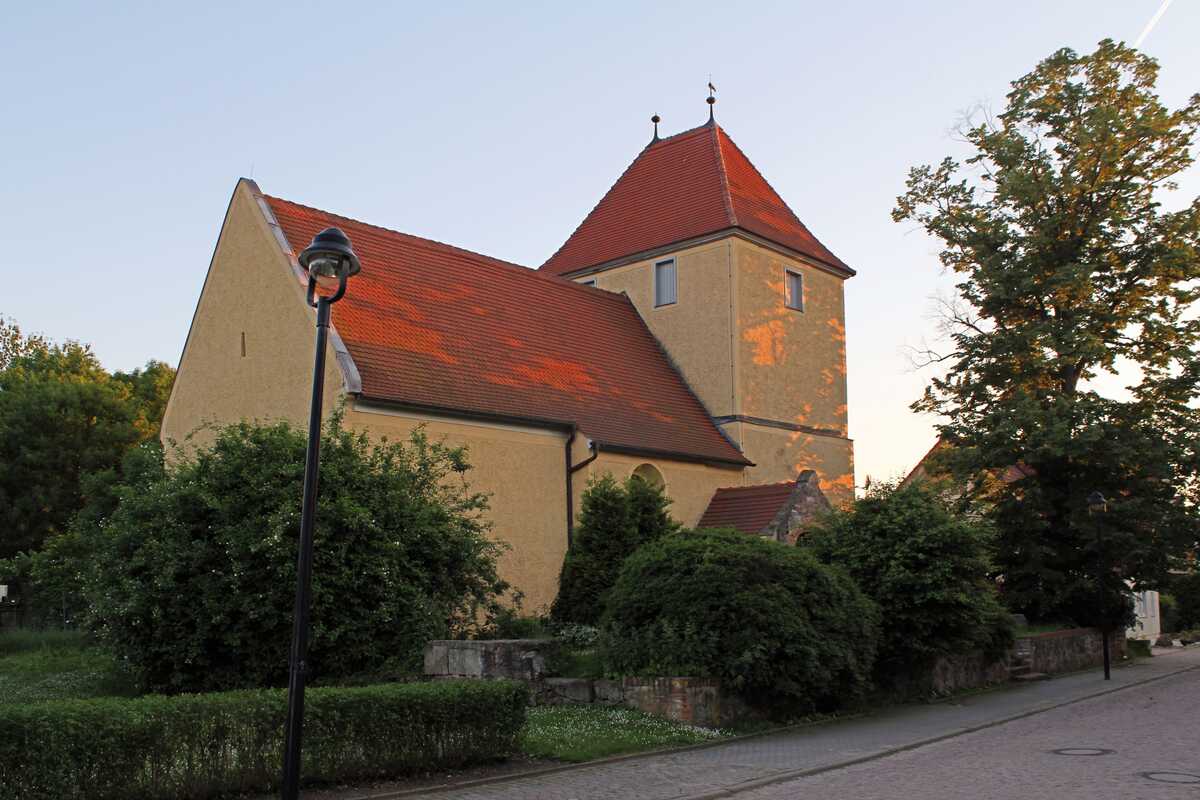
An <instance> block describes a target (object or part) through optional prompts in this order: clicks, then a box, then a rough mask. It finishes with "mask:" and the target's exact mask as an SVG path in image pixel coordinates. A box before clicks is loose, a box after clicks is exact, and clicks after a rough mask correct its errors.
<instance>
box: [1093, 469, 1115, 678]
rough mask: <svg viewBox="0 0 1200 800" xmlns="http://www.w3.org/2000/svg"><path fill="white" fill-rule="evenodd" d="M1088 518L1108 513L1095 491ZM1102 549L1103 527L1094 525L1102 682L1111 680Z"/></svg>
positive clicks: (1105, 501) (1102, 496)
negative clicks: (1102, 656) (1101, 649)
mask: <svg viewBox="0 0 1200 800" xmlns="http://www.w3.org/2000/svg"><path fill="white" fill-rule="evenodd" d="M1087 507H1088V516H1094V515H1097V514H1103V513H1104V512H1106V511H1108V501H1107V500H1105V499H1104V495H1102V494H1100V492H1098V491H1095V492H1092V493H1091V494H1089V495H1088V498H1087ZM1103 547H1104V526H1103V525H1101V524H1099V523H1097V524H1096V565H1097V566H1096V581H1097V584H1098V585H1099V587H1100V606H1099V611H1100V641H1101V646H1102V647H1103V648H1104V680H1106V681H1109V680H1112V674H1111V666H1110V664H1109V655H1108V618H1107V608H1108V592H1107V591H1105V583H1106V581H1105V578H1106V576H1107V573H1106V572H1105V570H1106V569H1107V566H1106V564H1105V561H1104V556H1103Z"/></svg>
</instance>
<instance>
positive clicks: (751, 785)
mask: <svg viewBox="0 0 1200 800" xmlns="http://www.w3.org/2000/svg"><path fill="white" fill-rule="evenodd" d="M1197 669H1200V664H1194V665H1192V666H1189V667H1182V668H1180V669H1177V670H1174V671H1173V672H1167V673H1164V674H1162V675H1155V676H1154V677H1152V678H1146V679H1145V680H1140V681H1137V682H1136V683H1129V684H1126V685H1124V686H1118V687H1116V688H1114V689H1105V690H1103V691H1098V692H1095V693H1093V694H1088V695H1084V696H1083V697H1076V698H1074V699H1073V700H1065V701H1063V702H1061V703H1054V704H1052V705H1048V706H1041V707H1039V708H1035V709H1031V710H1029V711H1022V712H1021V713H1019V714H1014V715H1011V716H1008V717H1004V718H1002V719H998V720H992V721H990V722H985V723H981V724H979V725H973V726H971V727H968V728H958V729H956V730H954V731H951V732H949V733H945V734H941V735H939V736H934V737H931V738H928V739H922V740H920V741H916V742H910V743H908V744H904V745H900V746H898V747H893V748H889V749H887V750H881V751H879V752H878V753H871V754H869V755H865V756H859V757H858V758H853V759H847V760H845V761H839V762H837V763H834V764H826V765H823V766H820V767H807V768H805V769H800V770H791V771H788V772H781V773H776V774H774V775H771V776H768V777H766V778H758V779H755V780H752V781H747V782H745V783H741V784H738V785H737V786H734V787H731V788H727V789H718V790H716V791H712V792H707V793H705V794H697V795H688V796H686V797H679V798H677V800H718V798H726V797H734V796H735V795H737V794H740V793H742V792H748V791H751V790H752V789H758V788H761V787H763V786H770V785H772V784H776V783H783V782H785V781H789V780H794V779H796V778H805V777H808V776H811V775H819V774H821V773H823V772H832V771H833V770H836V769H843V768H845V767H852V766H855V765H857V764H863V763H866V762H869V761H875V760H878V759H881V758H886V757H888V756H891V755H895V754H896V753H903V752H906V751H908V750H915V749H917V748H919V747H924V746H926V745H930V744H936V743H937V742H941V741H945V740H946V739H953V738H954V737H956V736H962V735H964V734H968V733H975V732H976V731H981V730H986V729H987V728H994V727H997V726H999V725H1004V724H1007V723H1009V722H1015V721H1016V720H1019V719H1024V718H1026V717H1032V716H1036V715H1037V714H1042V713H1045V712H1047V711H1053V710H1054V709H1057V708H1064V707H1066V706H1070V705H1074V704H1075V703H1082V702H1083V701H1085V700H1091V699H1093V698H1096V697H1104V696H1105V695H1110V694H1115V693H1116V692H1123V691H1125V690H1126V689H1132V688H1134V687H1136V686H1144V685H1146V684H1148V683H1154V682H1155V681H1160V680H1163V679H1165V678H1171V677H1174V676H1176V675H1181V674H1183V673H1185V672H1191V671H1192V670H1197ZM1082 671H1085V670H1081V672H1082ZM1069 674H1073V673H1064V674H1063V675H1062V676H1061V677H1067V676H1068V675H1069ZM1056 677H1058V676H1056ZM997 688H1002V687H997ZM990 691H994V690H990ZM949 700H953V696H950V697H945V698H940V699H939V700H937V701H934V702H935V703H943V702H946V701H949ZM870 716H871V715H870V714H869V713H859V714H845V715H840V716H836V717H833V718H831V719H828V720H821V721H819V722H809V723H801V724H799V725H789V726H785V727H782V728H773V729H771V730H767V731H760V732H756V733H748V734H745V735H744V736H732V737H730V738H728V739H718V740H716V741H712V742H701V743H700V744H693V745H687V746H684V747H665V748H660V749H658V750H646V751H643V752H640V753H626V754H624V755H618V756H609V757H608V758H598V759H595V760H594V761H584V762H580V763H578V764H559V765H555V766H552V767H541V768H538V769H531V770H526V771H522V772H513V773H510V774H508V775H499V776H495V777H488V778H476V779H473V780H469V781H459V782H456V783H447V784H442V785H440V786H424V787H414V788H412V789H401V790H399V791H395V792H382V793H379V794H361V795H350V796H347V797H343V798H339V800H402V798H405V797H419V796H422V795H432V794H441V793H443V792H452V791H458V790H462V789H474V788H478V787H480V786H490V785H498V784H503V783H509V782H511V781H517V780H524V779H526V778H540V777H544V776H546V775H556V774H559V773H562V772H572V771H575V770H582V769H588V768H591V767H602V766H607V765H609V764H618V763H621V762H625V761H636V760H638V759H643V758H654V757H656V756H663V755H675V754H676V753H690V752H694V751H696V750H708V749H711V748H714V747H721V746H723V745H727V744H732V743H734V742H743V741H747V740H750V739H760V738H763V737H766V736H775V735H777V734H780V733H788V732H789V731H797V730H804V729H808V728H817V727H823V726H825V725H831V724H833V723H837V722H846V721H849V720H853V719H862V718H865V717H870Z"/></svg>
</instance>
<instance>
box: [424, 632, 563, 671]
mask: <svg viewBox="0 0 1200 800" xmlns="http://www.w3.org/2000/svg"><path fill="white" fill-rule="evenodd" d="M557 647H558V644H557V642H555V641H554V640H553V639H490V640H475V639H465V640H464V639H438V640H435V641H432V642H430V643H429V644H427V645H425V674H426V675H429V676H430V677H433V678H512V679H514V680H521V681H536V680H540V679H541V678H542V676H543V675H545V673H546V658H547V656H548V655H549V654H550V653H551V652H553V651H554V650H555V649H556V648H557Z"/></svg>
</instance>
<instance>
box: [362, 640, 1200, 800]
mask: <svg viewBox="0 0 1200 800" xmlns="http://www.w3.org/2000/svg"><path fill="white" fill-rule="evenodd" d="M1197 667H1200V648H1191V649H1189V650H1186V651H1182V652H1176V653H1172V654H1170V655H1164V656H1160V657H1157V658H1153V659H1148V660H1144V661H1141V662H1138V663H1136V664H1134V665H1131V666H1128V667H1123V668H1121V669H1117V670H1114V671H1113V679H1112V681H1111V682H1107V683H1106V682H1105V681H1104V680H1103V679H1102V677H1101V675H1100V673H1099V671H1098V670H1094V671H1089V672H1086V673H1076V674H1073V675H1066V676H1063V677H1059V678H1056V679H1054V680H1048V681H1041V682H1037V683H1032V684H1026V685H1023V686H1015V687H1012V688H1006V689H1002V690H998V691H993V692H985V693H983V694H978V695H972V696H967V697H963V698H960V699H956V700H953V701H947V702H942V703H935V704H930V705H920V704H918V705H908V706H900V707H897V708H892V709H888V710H886V711H882V712H880V713H877V714H873V715H871V716H869V717H866V718H862V719H856V720H849V721H844V722H838V723H833V724H829V725H821V726H816V727H812V728H805V729H800V730H796V731H792V732H786V733H780V734H774V735H770V736H763V737H756V738H749V739H743V740H740V741H734V742H729V743H727V744H721V745H717V746H714V747H708V748H703V749H696V750H687V751H680V752H674V753H665V754H662V755H647V756H644V757H636V758H631V759H625V760H616V761H611V762H607V763H603V762H602V763H597V764H594V765H590V766H586V765H585V766H580V767H576V768H570V769H567V770H564V771H560V772H553V773H550V774H542V775H527V776H524V777H514V778H510V779H508V780H500V781H490V782H486V783H482V784H478V785H475V786H465V787H461V788H457V789H455V788H447V789H443V790H440V791H423V792H405V793H403V794H402V796H403V797H405V798H414V797H422V798H429V799H430V800H434V799H435V798H436V800H617V798H640V799H641V800H699V798H719V797H737V798H738V800H775V799H776V798H807V797H819V798H831V799H832V798H837V799H838V800H843V799H844V800H857V799H858V798H863V800H868V799H873V798H919V800H940V799H941V798H988V799H992V798H994V799H997V800H999V799H1000V798H1014V799H1015V798H1020V800H1029V798H1043V797H1044V798H1050V800H1071V798H1085V797H1086V798H1088V800H1102V799H1103V798H1113V799H1114V800H1115V799H1116V798H1122V799H1123V800H1124V799H1126V798H1147V800H1154V799H1155V798H1189V797H1195V798H1200V783H1197V784H1181V783H1163V782H1160V781H1155V780H1152V779H1150V778H1147V777H1144V776H1143V775H1141V774H1140V773H1146V772H1150V773H1155V772H1161V773H1188V774H1195V775H1200V736H1198V735H1197V733H1196V720H1197V719H1200V669H1196V668H1197ZM1114 690H1116V691H1114ZM1072 748H1087V749H1098V750H1104V751H1109V750H1111V751H1112V752H1111V753H1107V752H1106V753H1103V754H1100V755H1059V754H1054V753H1052V752H1051V751H1053V750H1063V749H1072ZM854 762H862V763H858V764H856V765H853V766H843V765H851V764H854ZM805 773H808V774H807V775H805ZM1158 777H1159V778H1161V779H1166V780H1172V779H1174V780H1186V778H1183V777H1175V778H1172V777H1171V776H1170V775H1160V776H1158ZM397 796H398V795H396V794H387V793H372V792H369V791H367V792H347V793H345V794H344V795H341V796H340V798H339V800H365V798H372V800H384V799H385V798H388V797H397Z"/></svg>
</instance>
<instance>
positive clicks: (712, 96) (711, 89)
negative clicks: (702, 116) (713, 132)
mask: <svg viewBox="0 0 1200 800" xmlns="http://www.w3.org/2000/svg"><path fill="white" fill-rule="evenodd" d="M716 93H717V87H715V86H713V82H712V75H709V76H708V101H707V102H708V121H709V122H712V121H713V105H715V104H716V102H717V98H716Z"/></svg>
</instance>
